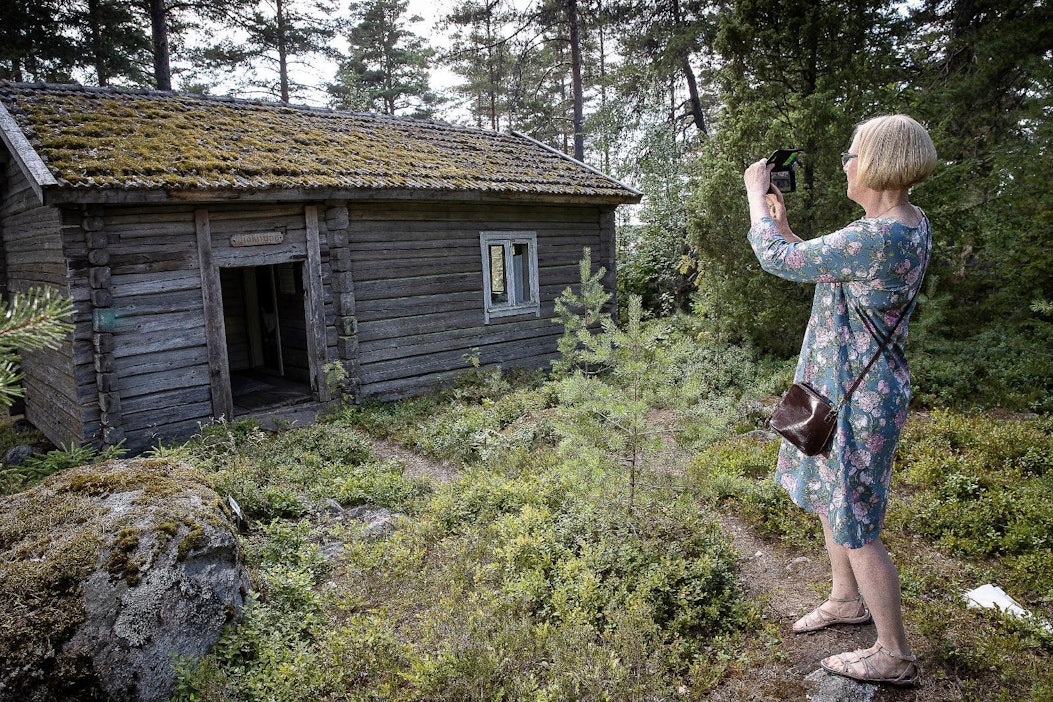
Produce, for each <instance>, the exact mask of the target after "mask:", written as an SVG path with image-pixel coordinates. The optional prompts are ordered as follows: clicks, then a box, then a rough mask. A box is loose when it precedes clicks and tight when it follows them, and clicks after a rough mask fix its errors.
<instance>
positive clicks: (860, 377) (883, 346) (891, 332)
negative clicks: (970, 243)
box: [836, 235, 932, 411]
mask: <svg viewBox="0 0 1053 702" xmlns="http://www.w3.org/2000/svg"><path fill="white" fill-rule="evenodd" d="M930 237H931V235H930ZM928 254H929V256H928V258H927V259H926V261H925V268H924V269H923V270H922V272H921V279H920V280H919V281H918V289H917V290H915V291H914V294H913V295H911V296H910V301H908V302H907V306H906V307H904V308H903V311H902V312H900V314H899V317H898V318H897V319H896V323H895V324H893V325H892V328H891V329H889V332H888V336H886V337H885V338H884V339H880V338H878V335H877V334H875V333H874V330H873V329H871V328H870V326H869V325H868V324H867V319H866V317H864V316H863V315H862V313H860V311H859V307H858V305H854V306H853V307H855V309H856V314H857V315H859V318H860V320H862V322H863V326H864V327H865V328H866V330H867V331H868V332H870V335H871V336H873V337H874V339H875V340H876V341H878V343H879V346H878V350H877V352H875V353H874V355H873V357H871V359H870V361H869V362H868V363H867V365H866V367H865V368H863V372H862V373H860V374H859V375H857V376H856V379H855V380H854V381H852V384H851V385H850V386H849V387H848V389H847V390H845V393H844V395H842V396H841V401H840V402H838V403H837V410H836V411H840V410H841V408H842V407H844V406H845V403H846V402H848V399H849V398H850V397H852V393H854V392H855V391H856V388H858V387H859V385H860V383H862V382H863V378H864V377H865V376H866V374H867V373H868V372H869V371H870V367H871V366H873V365H874V363H875V362H876V361H877V360H878V358H879V357H880V356H881V354H883V353H885V349H886V348H888V345H889V343H891V342H892V337H894V336H895V335H896V329H898V328H899V323H900V322H902V321H903V319H904V318H905V317H906V316H907V315H908V314H909V313H910V310H911V307H912V306H913V305H914V301H915V300H917V299H918V293H920V292H921V286H922V284H923V283H924V282H925V274H926V273H927V272H928V270H929V261H930V260H931V258H932V245H931V238H930V245H929V252H928Z"/></svg>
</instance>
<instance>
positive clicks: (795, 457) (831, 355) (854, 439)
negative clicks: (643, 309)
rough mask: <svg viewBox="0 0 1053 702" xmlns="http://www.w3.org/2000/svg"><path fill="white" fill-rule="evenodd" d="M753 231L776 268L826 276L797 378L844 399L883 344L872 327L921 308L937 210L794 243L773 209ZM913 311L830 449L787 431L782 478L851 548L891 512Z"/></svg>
mask: <svg viewBox="0 0 1053 702" xmlns="http://www.w3.org/2000/svg"><path fill="white" fill-rule="evenodd" d="M919 212H920V211H919ZM749 240H750V245H751V246H752V247H753V251H754V253H755V254H756V255H757V259H758V260H759V261H760V264H761V267H762V268H763V269H764V270H766V271H767V272H769V273H773V274H775V275H777V276H779V277H780V278H785V279H787V280H793V281H798V282H802V283H815V284H816V287H815V297H814V299H813V301H812V314H811V317H810V318H809V320H808V329H807V330H806V331H805V335H804V344H803V345H802V347H801V355H800V359H799V360H798V362H797V372H796V375H795V380H797V381H804V382H807V383H809V384H810V385H811V386H812V387H813V388H815V389H816V390H818V391H819V392H821V393H822V394H823V395H825V396H826V397H827V398H829V399H830V401H831V402H833V403H834V404H836V403H837V402H838V401H839V400H840V399H841V396H842V394H843V393H844V391H845V389H846V388H847V387H848V386H850V385H851V383H852V382H853V381H854V380H855V378H856V376H857V375H858V374H859V373H861V372H862V371H863V368H864V367H865V366H866V364H867V362H868V361H869V360H870V358H871V357H872V356H873V355H874V353H876V352H877V350H878V348H879V342H878V341H876V340H875V338H874V334H872V333H871V331H868V329H867V327H868V326H869V327H870V330H872V331H873V332H874V333H875V334H877V335H878V336H879V337H881V338H885V337H886V336H888V332H889V330H890V329H891V328H892V327H893V325H894V324H895V323H896V320H897V319H898V318H899V315H900V314H907V315H908V316H909V314H910V313H911V311H912V309H905V308H906V306H907V305H908V304H909V303H910V301H911V299H912V297H913V296H914V293H915V291H917V290H918V289H919V288H920V287H921V283H922V277H923V275H924V272H925V267H926V265H927V263H928V259H929V255H930V253H931V250H932V235H931V232H930V229H929V222H928V219H926V218H925V216H924V214H922V216H921V222H920V223H919V224H918V226H917V227H908V226H905V225H903V224H901V223H899V222H897V221H895V220H893V219H860V220H857V221H855V222H852V223H851V224H849V225H848V226H847V227H845V228H844V229H841V230H839V231H836V232H834V233H833V234H827V235H826V236H822V237H819V238H817V239H811V240H809V241H804V242H798V243H793V242H788V241H786V240H785V239H784V238H783V237H782V235H781V234H780V233H779V231H778V230H777V229H776V227H775V222H774V220H772V219H770V218H767V217H766V218H764V219H762V220H761V221H760V222H758V223H756V224H754V225H753V226H752V227H751V228H750V232H749ZM912 307H913V306H912ZM908 319H909V317H908ZM908 319H904V320H903V322H902V323H901V324H900V325H899V327H897V329H896V333H895V337H894V338H893V340H892V342H891V343H890V344H889V346H888V348H887V349H886V350H885V352H884V353H883V354H882V358H879V359H878V360H877V362H876V363H874V365H873V366H872V367H871V369H870V371H869V372H868V373H867V374H866V376H865V377H864V379H863V382H862V383H861V384H860V385H859V387H858V388H857V389H856V391H855V393H854V394H853V395H852V397H851V398H850V400H849V402H848V403H847V404H846V405H845V406H844V408H843V409H842V410H841V413H840V414H839V415H838V418H837V429H836V430H835V432H834V438H833V441H832V444H831V446H830V448H829V449H828V451H827V453H826V454H825V455H818V456H811V457H809V456H805V455H804V454H802V453H801V452H799V451H798V450H797V449H796V448H795V447H794V446H793V445H792V444H790V443H789V442H786V441H783V443H782V446H781V447H780V449H779V460H778V463H777V464H776V468H775V479H776V480H777V481H778V483H779V484H780V485H782V486H783V488H785V489H786V491H787V492H788V493H789V494H790V497H791V499H793V501H794V502H795V503H796V504H798V505H800V506H801V507H803V508H805V509H807V510H810V511H812V512H815V513H816V514H820V515H825V516H826V517H827V519H828V521H829V522H830V527H831V529H832V530H833V536H834V540H835V541H836V542H837V543H839V544H841V545H842V546H847V547H849V548H859V547H861V546H863V545H865V544H867V543H868V542H870V541H872V540H873V539H875V538H877V536H878V533H879V532H880V530H881V526H882V523H883V522H884V519H885V508H886V506H887V504H888V489H889V479H890V477H891V474H892V455H893V453H894V452H895V449H896V444H897V442H898V441H899V436H900V432H901V431H902V429H903V425H904V423H905V422H906V420H907V405H908V403H909V402H910V372H909V370H908V368H907V360H906V356H905V354H904V348H903V347H904V342H905V341H906V338H907V325H908Z"/></svg>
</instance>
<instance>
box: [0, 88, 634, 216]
mask: <svg viewBox="0 0 1053 702" xmlns="http://www.w3.org/2000/svg"><path fill="white" fill-rule="evenodd" d="M0 100H3V102H4V104H5V105H6V106H7V107H8V109H9V111H10V112H11V113H12V114H13V115H14V116H15V118H16V120H17V121H18V122H19V125H20V126H21V127H22V129H23V130H24V131H25V132H26V134H27V135H30V136H31V138H33V140H34V145H35V147H36V148H37V151H38V152H39V153H40V154H41V156H42V157H43V158H44V160H45V161H46V162H47V163H48V164H49V165H50V167H51V168H52V169H53V170H54V171H55V172H56V175H58V176H59V177H60V178H61V179H63V180H64V181H66V182H67V183H69V184H71V185H91V186H96V187H129V186H133V187H148V188H202V189H209V188H246V187H253V188H255V187H265V188H284V187H296V188H348V189H355V188H413V189H427V190H455V189H456V190H482V191H513V192H523V193H531V192H533V193H555V194H581V195H594V196H605V197H613V198H618V199H621V200H633V199H635V198H634V195H633V194H632V193H631V192H629V191H628V190H626V189H625V188H624V187H622V186H620V185H618V184H617V183H615V182H614V181H612V180H610V179H607V178H605V177H603V176H600V175H597V174H595V173H593V172H590V171H588V170H587V169H584V168H581V167H580V166H577V165H576V164H574V163H573V162H572V161H570V160H569V159H566V158H563V157H561V156H559V155H557V154H556V153H553V152H550V151H549V150H547V149H545V148H543V147H540V146H537V145H534V144H531V143H530V142H528V141H525V140H523V139H522V138H520V137H516V136H512V135H508V134H501V133H495V132H492V131H488V130H478V129H470V128H464V127H454V126H452V125H442V124H438V123H434V122H422V121H417V120H407V119H397V118H386V117H378V116H369V115H361V114H350V113H341V112H333V111H327V110H319V109H309V108H290V107H282V106H279V105H276V104H273V103H271V104H268V103H258V102H249V101H231V100H222V101H221V100H216V99H207V98H200V97H194V96H186V95H171V94H162V93H149V92H144V91H134V92H124V91H117V90H112V89H91V88H71V87H44V88H41V87H32V86H14V85H8V86H4V87H2V88H0ZM290 144H292V145H295V146H296V148H290Z"/></svg>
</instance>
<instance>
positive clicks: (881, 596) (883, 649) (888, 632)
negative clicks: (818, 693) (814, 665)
mask: <svg viewBox="0 0 1053 702" xmlns="http://www.w3.org/2000/svg"><path fill="white" fill-rule="evenodd" d="M841 548H842V549H843V550H844V552H845V554H846V557H847V559H848V560H849V562H850V563H851V566H852V572H853V574H854V575H855V579H856V582H857V583H858V584H859V591H860V592H861V593H862V595H863V597H864V598H865V599H866V603H867V606H868V607H869V608H870V613H871V616H873V618H874V624H875V626H876V627H877V642H876V643H875V644H874V645H873V646H871V647H870V648H869V649H863V650H860V651H853V652H849V653H842V654H839V655H836V656H830V657H829V658H826V659H824V660H823V667H824V668H826V669H827V670H831V671H833V672H837V673H840V674H842V675H848V676H849V677H854V678H857V679H860V680H874V679H884V680H886V681H890V682H896V683H897V684H912V683H913V681H914V680H915V679H916V678H917V675H918V668H917V665H916V663H915V662H914V656H913V654H912V653H911V650H910V644H909V643H907V632H906V630H905V629H904V628H903V603H902V598H901V594H900V583H899V571H898V570H897V569H896V566H895V564H894V563H893V562H892V558H890V557H889V554H888V551H887V550H886V549H885V545H884V544H883V543H882V542H881V539H874V540H873V541H871V542H870V543H868V544H866V545H864V546H863V547H862V548H856V549H847V548H844V547H841Z"/></svg>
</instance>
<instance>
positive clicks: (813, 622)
mask: <svg viewBox="0 0 1053 702" xmlns="http://www.w3.org/2000/svg"><path fill="white" fill-rule="evenodd" d="M819 521H820V522H822V525H823V538H824V539H825V540H826V553H827V555H828V556H829V557H830V597H829V598H828V599H827V600H826V601H825V602H823V603H822V604H820V605H819V607H818V608H816V609H814V610H812V611H811V612H809V613H808V614H806V615H804V616H803V617H801V618H800V619H798V620H797V621H796V622H795V623H794V625H793V629H794V631H795V632H798V633H805V632H809V631H815V630H817V629H818V628H824V627H826V626H829V624H830V623H831V619H834V618H839V619H855V620H858V619H860V618H861V617H864V616H865V615H866V609H865V608H864V605H863V602H862V601H861V600H860V595H859V586H858V584H857V583H856V576H855V573H854V572H853V571H852V563H851V561H850V560H849V558H848V549H846V548H845V547H844V546H840V545H838V544H837V542H836V541H834V539H833V532H832V531H831V529H830V522H828V521H827V519H826V517H824V516H822V515H820V516H819ZM846 623H847V622H846ZM857 623H861V622H857Z"/></svg>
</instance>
